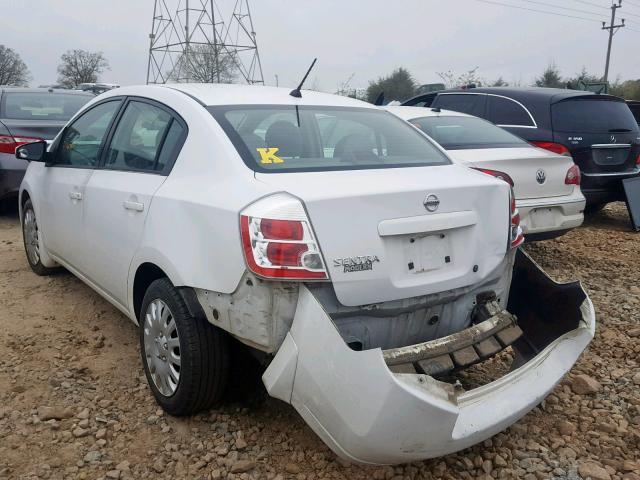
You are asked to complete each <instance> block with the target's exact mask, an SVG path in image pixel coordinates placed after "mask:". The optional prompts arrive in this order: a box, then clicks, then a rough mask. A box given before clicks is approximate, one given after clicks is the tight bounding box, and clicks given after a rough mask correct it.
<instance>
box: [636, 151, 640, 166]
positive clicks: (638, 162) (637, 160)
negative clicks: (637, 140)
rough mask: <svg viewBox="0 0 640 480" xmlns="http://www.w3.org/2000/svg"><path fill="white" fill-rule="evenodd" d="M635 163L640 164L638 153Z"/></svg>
mask: <svg viewBox="0 0 640 480" xmlns="http://www.w3.org/2000/svg"><path fill="white" fill-rule="evenodd" d="M636 165H640V153H639V154H638V158H636Z"/></svg>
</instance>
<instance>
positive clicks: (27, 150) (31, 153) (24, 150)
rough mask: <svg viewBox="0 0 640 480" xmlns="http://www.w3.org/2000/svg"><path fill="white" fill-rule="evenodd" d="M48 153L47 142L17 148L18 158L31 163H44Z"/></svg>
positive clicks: (42, 141)
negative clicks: (45, 155)
mask: <svg viewBox="0 0 640 480" xmlns="http://www.w3.org/2000/svg"><path fill="white" fill-rule="evenodd" d="M45 153H47V142H45V141H44V140H40V141H39V142H34V143H26V144H24V145H20V146H19V147H18V148H16V158H19V159H20V160H27V161H29V162H44V161H45V160H44V154H45Z"/></svg>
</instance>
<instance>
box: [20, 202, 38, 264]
mask: <svg viewBox="0 0 640 480" xmlns="http://www.w3.org/2000/svg"><path fill="white" fill-rule="evenodd" d="M22 225H23V227H22V228H23V235H24V246H25V248H26V250H27V256H28V257H29V261H30V262H31V264H32V265H36V264H37V263H38V262H39V261H40V244H39V243H38V223H37V222H36V214H35V213H34V211H33V209H31V208H30V209H28V210H27V211H26V212H24V220H23V222H22Z"/></svg>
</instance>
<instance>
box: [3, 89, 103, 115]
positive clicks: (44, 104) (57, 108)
mask: <svg viewBox="0 0 640 480" xmlns="http://www.w3.org/2000/svg"><path fill="white" fill-rule="evenodd" d="M92 98H93V95H69V94H66V93H50V92H43V93H38V92H9V93H7V92H5V93H4V94H3V95H2V106H1V108H0V117H1V118H8V119H12V120H62V121H66V120H69V119H70V118H71V117H72V116H73V114H75V113H76V112H77V111H78V110H80V108H81V107H82V106H83V105H84V104H85V103H87V102H88V101H89V100H91V99H92Z"/></svg>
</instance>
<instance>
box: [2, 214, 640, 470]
mask: <svg viewBox="0 0 640 480" xmlns="http://www.w3.org/2000/svg"><path fill="white" fill-rule="evenodd" d="M528 250H529V251H530V252H531V253H532V255H533V257H534V258H535V259H536V260H537V261H538V262H539V263H541V264H542V266H543V267H544V268H546V269H547V270H548V271H549V272H550V273H551V274H552V275H553V276H555V277H556V278H558V279H563V280H569V279H574V278H578V279H580V280H581V281H582V282H583V283H584V285H585V286H586V287H587V289H588V291H589V293H590V295H591V299H592V300H593V302H594V304H595V307H596V311H597V314H598V321H599V325H598V332H597V336H596V339H595V341H594V342H593V343H592V344H591V346H590V348H589V350H588V352H587V353H586V354H585V355H583V357H582V358H581V359H580V361H579V362H578V364H577V365H576V367H575V368H574V370H573V372H572V374H570V375H569V376H568V377H567V378H566V379H565V380H564V381H563V383H562V384H561V385H559V386H558V387H557V388H556V390H555V391H554V393H553V394H552V395H551V396H549V397H548V398H547V400H546V401H545V402H544V403H543V404H542V405H541V406H540V407H538V408H536V409H535V410H534V411H532V412H531V413H529V414H528V415H527V416H526V417H525V418H524V419H522V420H521V421H520V422H518V423H517V424H516V425H514V426H512V427H511V428H509V429H508V430H507V431H505V432H503V433H500V434H498V435H496V436H495V437H493V438H492V439H490V440H487V441H485V442H484V444H481V445H477V446H475V447H473V448H470V449H468V450H465V451H463V452H461V453H459V454H455V455H449V456H447V457H444V458H440V459H435V460H431V461H426V462H421V463H414V464H410V465H404V466H399V467H383V468H371V467H362V466H357V465H348V464H345V463H344V462H341V461H338V460H337V459H336V457H335V456H334V455H333V454H332V453H331V451H330V450H329V449H328V448H327V447H325V446H324V445H323V444H322V442H321V441H320V440H318V439H317V438H316V437H315V435H314V434H313V432H312V431H311V430H310V429H309V428H308V427H307V426H306V425H305V424H304V423H303V422H302V421H301V420H300V418H299V417H298V416H297V414H296V413H295V411H294V410H293V409H292V408H291V407H289V406H288V405H285V404H283V403H281V402H279V401H277V400H268V401H267V402H266V403H262V404H260V405H259V406H247V405H242V404H228V405H225V406H224V407H222V408H220V409H218V410H214V411H211V412H208V413H206V414H203V415H198V416H197V417H194V418H190V419H176V418H169V417H167V416H166V415H163V414H162V412H161V411H160V410H158V408H157V406H156V404H155V403H154V401H153V399H152V397H151V394H150V392H149V390H148V388H147V385H146V381H145V379H144V376H143V374H142V369H141V365H140V359H139V354H138V344H137V334H136V327H135V326H134V325H133V324H132V323H130V322H129V321H128V320H126V319H125V317H124V316H123V315H121V314H120V313H119V312H118V311H116V309H115V308H113V307H111V306H110V305H109V304H108V303H107V302H105V301H104V300H102V299H101V298H100V297H99V296H98V295H97V294H96V293H94V292H93V291H92V290H90V289H89V288H88V287H86V286H85V285H84V284H82V283H81V282H80V281H78V280H76V279H75V278H74V277H73V276H71V275H70V274H67V273H61V274H59V275H55V276H53V277H48V278H42V277H38V276H36V275H35V274H33V273H31V271H30V270H29V267H28V265H27V262H26V259H25V256H24V252H23V249H22V240H21V235H20V228H19V225H18V220H17V217H16V216H12V215H4V216H0V328H1V330H2V332H3V333H2V336H1V337H0V478H1V479H4V478H56V479H57V478H90V479H95V478H113V479H117V478H123V479H126V478H136V479H137V478H168V479H169V478H170V479H176V478H206V479H218V478H229V479H231V478H240V479H262V478H265V479H274V478H276V479H284V478H295V479H300V480H313V479H324V478H327V479H329V478H333V479H340V478H345V479H369V478H373V479H387V480H391V479H393V480H404V479H414V478H420V479H435V478H445V479H466V478H487V479H489V478H523V479H526V480H533V479H543V478H561V479H580V478H584V479H586V478H588V477H589V476H590V477H591V478H593V479H609V478H614V479H625V480H640V458H639V457H640V313H639V307H640V288H639V285H640V269H639V268H638V261H639V259H640V235H639V234H635V233H632V232H631V231H630V229H629V226H628V221H627V214H626V210H625V208H624V205H621V204H616V205H612V206H609V207H608V208H607V209H606V210H604V211H603V212H602V213H600V214H599V215H597V216H596V217H594V218H593V219H592V220H591V221H589V222H588V224H587V225H586V226H585V227H583V228H581V229H578V230H576V231H573V232H571V233H570V234H568V235H566V236H564V237H562V238H560V239H558V240H555V241H550V242H546V243H541V244H538V245H534V246H531V247H528ZM577 392H579V393H577Z"/></svg>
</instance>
